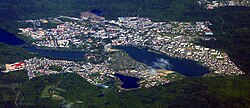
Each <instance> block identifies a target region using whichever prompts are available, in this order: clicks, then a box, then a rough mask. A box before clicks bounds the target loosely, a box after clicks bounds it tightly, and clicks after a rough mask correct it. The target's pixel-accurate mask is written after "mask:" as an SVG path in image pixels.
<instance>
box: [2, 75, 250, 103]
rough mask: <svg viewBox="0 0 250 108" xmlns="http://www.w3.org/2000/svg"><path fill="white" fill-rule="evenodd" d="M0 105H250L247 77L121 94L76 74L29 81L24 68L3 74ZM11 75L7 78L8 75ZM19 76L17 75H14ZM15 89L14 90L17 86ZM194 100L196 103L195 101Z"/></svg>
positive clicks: (180, 83) (189, 80)
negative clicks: (18, 93) (93, 83)
mask: <svg viewBox="0 0 250 108" xmlns="http://www.w3.org/2000/svg"><path fill="white" fill-rule="evenodd" d="M0 77H1V79H0V81H1V85H0V89H1V93H0V96H1V101H0V105H1V107H6V106H13V107H15V106H14V100H15V98H16V94H17V91H19V90H20V95H19V97H18V101H17V103H18V105H19V107H60V106H65V105H72V106H73V107H83V106H84V107H87V108H89V107H97V108H119V107H124V108H128V107H129V108H130V107H136V108H148V107H151V108H152V107H153V108H155V107H157V108H166V107H222V108H226V107H240V108H247V107H249V106H250V104H249V103H250V100H249V99H250V92H248V91H249V89H250V80H249V78H247V77H230V76H226V77H204V78H185V79H183V80H180V81H175V82H173V83H170V84H165V85H162V86H158V87H152V88H145V89H144V88H142V89H138V90H133V91H127V92H122V93H119V92H118V90H117V87H115V86H111V87H110V88H108V89H102V88H98V87H96V86H93V85H91V84H89V83H88V82H87V81H86V80H85V79H83V78H81V77H80V76H79V75H76V74H57V75H48V76H41V77H38V78H33V79H31V80H29V81H28V78H27V75H26V72H25V71H19V72H11V73H8V74H0ZM7 77H8V78H7ZM15 77H16V78H15ZM9 80H11V81H9ZM14 88H15V89H14ZM194 103H195V104H194Z"/></svg>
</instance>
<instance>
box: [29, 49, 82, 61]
mask: <svg viewBox="0 0 250 108" xmlns="http://www.w3.org/2000/svg"><path fill="white" fill-rule="evenodd" d="M25 49H26V50H28V51H30V52H34V53H38V54H39V55H40V56H44V57H49V58H53V59H66V60H83V59H84V55H85V54H86V53H85V52H83V51H57V50H49V49H39V48H36V47H25Z"/></svg>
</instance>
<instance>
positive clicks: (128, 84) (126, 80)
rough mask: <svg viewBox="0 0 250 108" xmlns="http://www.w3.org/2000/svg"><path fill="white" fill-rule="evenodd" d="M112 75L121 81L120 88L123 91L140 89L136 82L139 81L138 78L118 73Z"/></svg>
mask: <svg viewBox="0 0 250 108" xmlns="http://www.w3.org/2000/svg"><path fill="white" fill-rule="evenodd" d="M114 75H115V76H116V77H118V78H119V79H120V80H121V82H122V84H121V87H122V88H124V89H133V88H138V87H140V84H138V81H140V79H139V78H136V77H131V76H126V75H122V74H119V73H116V74H114Z"/></svg>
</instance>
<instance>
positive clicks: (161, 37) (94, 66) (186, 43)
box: [5, 16, 244, 88]
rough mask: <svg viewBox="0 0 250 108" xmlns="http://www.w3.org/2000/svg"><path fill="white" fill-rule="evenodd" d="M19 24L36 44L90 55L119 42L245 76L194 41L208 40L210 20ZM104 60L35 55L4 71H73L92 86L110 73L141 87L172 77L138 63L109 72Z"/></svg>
mask: <svg viewBox="0 0 250 108" xmlns="http://www.w3.org/2000/svg"><path fill="white" fill-rule="evenodd" d="M65 19H67V20H65ZM21 22H24V23H32V24H33V26H32V27H29V28H19V30H20V34H23V35H24V36H27V37H32V38H33V39H34V41H33V43H32V45H34V46H36V47H46V48H53V49H58V48H68V49H70V48H75V49H79V50H82V51H86V52H89V53H88V54H89V55H91V56H95V55H94V54H91V53H94V50H96V49H101V50H102V49H103V50H105V52H106V53H108V52H110V51H112V50H115V49H113V48H114V47H115V46H119V45H123V46H134V47H145V48H149V49H151V50H153V51H156V52H160V53H163V54H166V55H168V56H170V57H176V58H182V59H189V60H193V61H196V62H198V63H200V64H201V65H203V66H204V67H207V68H209V70H210V71H211V73H213V74H218V75H241V74H244V72H242V71H241V70H240V69H239V68H238V67H237V66H236V65H235V64H234V63H233V62H232V61H231V60H230V58H229V57H228V55H227V54H226V53H224V52H221V51H218V50H216V49H212V48H206V47H203V46H200V45H196V44H194V41H195V40H197V39H204V40H210V39H213V38H210V36H211V35H214V34H213V32H212V30H211V29H210V28H209V26H210V25H212V24H211V23H210V22H209V21H200V22H178V21H172V22H154V21H152V20H150V19H149V18H142V17H119V18H118V20H105V19H104V18H98V19H95V18H88V17H85V16H82V17H81V18H74V17H67V16H59V17H56V18H50V19H39V20H26V21H21ZM49 22H53V23H55V25H56V27H55V28H53V27H52V28H46V27H43V26H42V25H46V24H47V23H49ZM97 46H99V47H97ZM119 55H121V54H119ZM103 56H107V55H103ZM86 58H89V56H87V57H86ZM107 58H108V59H106V60H105V62H102V63H91V62H76V61H68V60H52V59H48V58H38V57H34V58H30V59H28V60H25V61H23V62H20V63H15V64H6V67H7V68H6V69H7V70H6V71H5V72H9V71H13V70H14V69H15V70H21V69H26V70H27V71H28V76H29V78H30V79H31V78H33V77H38V76H41V75H49V74H59V73H65V72H69V73H76V74H79V75H80V76H81V77H83V78H85V79H87V81H89V82H90V83H91V84H93V85H96V86H100V85H102V86H103V85H104V83H105V82H107V81H108V80H109V79H110V78H115V77H114V74H115V73H121V74H124V75H130V76H135V77H138V78H140V84H141V85H142V87H146V88H148V87H152V86H157V85H162V84H165V83H168V82H171V79H168V78H167V77H166V76H167V75H169V74H171V73H173V72H172V71H170V70H165V71H159V72H158V73H156V74H152V73H151V72H150V71H151V69H150V67H148V66H144V65H143V64H138V65H139V67H142V68H138V69H125V70H114V67H112V66H110V64H109V61H112V58H111V57H110V56H109V57H107ZM15 66H16V68H15ZM51 66H59V67H61V68H62V69H61V70H59V71H58V70H53V69H50V67H51ZM103 87H105V88H107V87H108V86H103Z"/></svg>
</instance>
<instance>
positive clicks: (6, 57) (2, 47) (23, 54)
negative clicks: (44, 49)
mask: <svg viewBox="0 0 250 108" xmlns="http://www.w3.org/2000/svg"><path fill="white" fill-rule="evenodd" d="M32 56H33V55H32V54H31V53H30V52H29V51H27V50H24V49H23V48H19V47H14V46H9V45H6V44H3V43H0V64H5V63H14V62H18V61H21V60H24V59H27V58H30V57H32Z"/></svg>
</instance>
